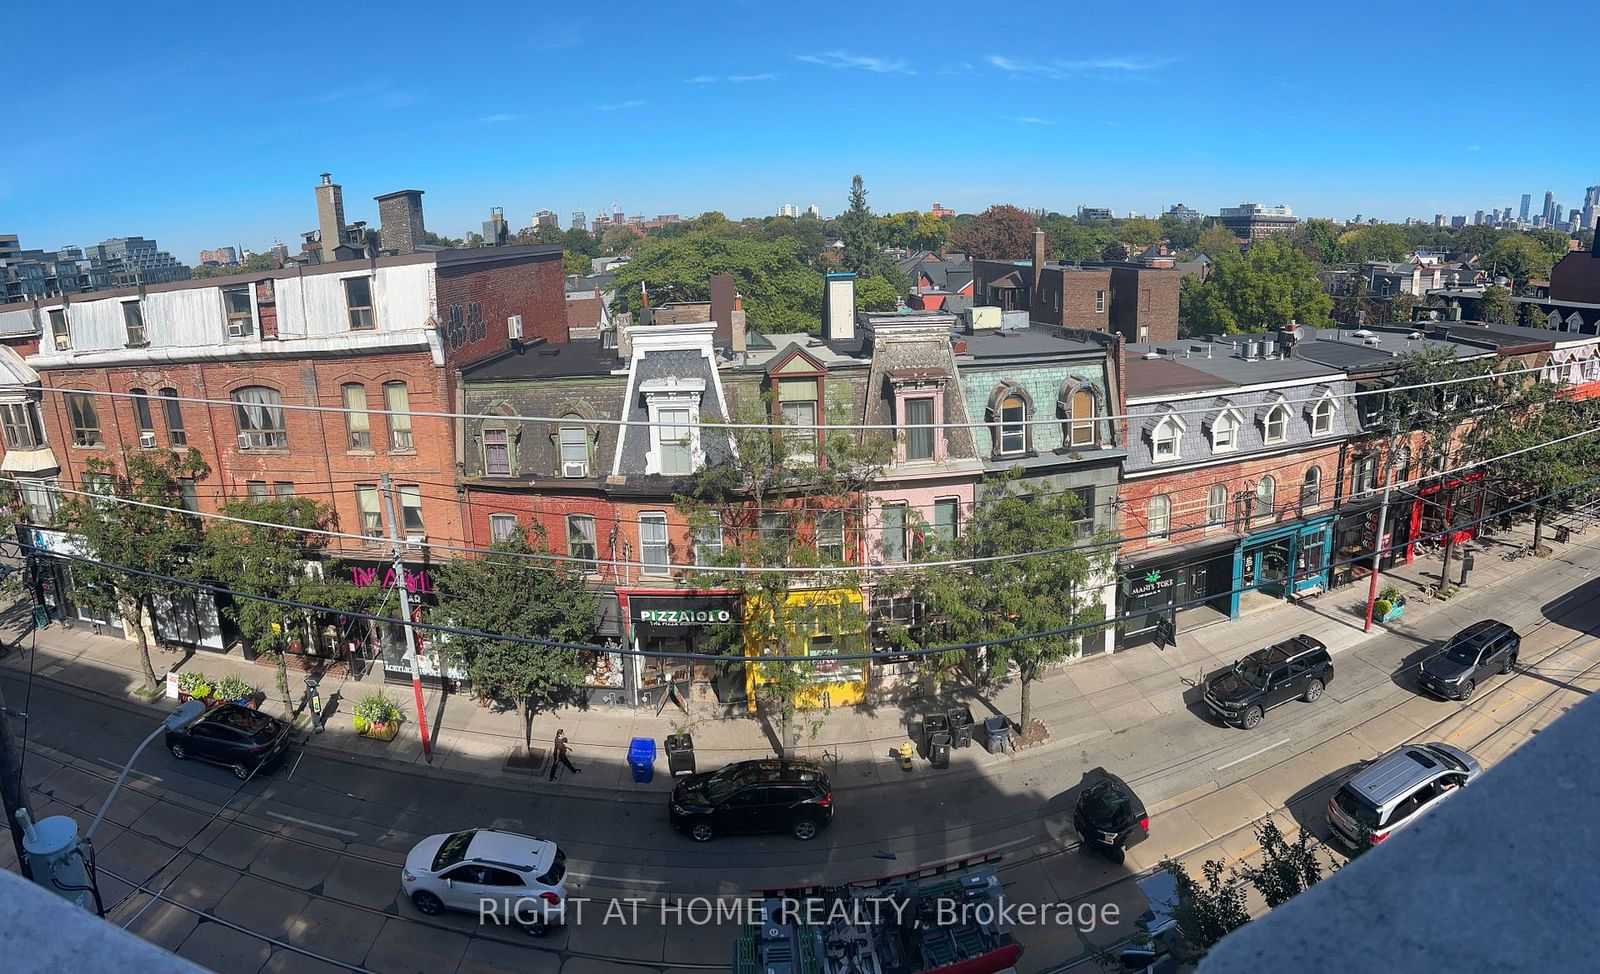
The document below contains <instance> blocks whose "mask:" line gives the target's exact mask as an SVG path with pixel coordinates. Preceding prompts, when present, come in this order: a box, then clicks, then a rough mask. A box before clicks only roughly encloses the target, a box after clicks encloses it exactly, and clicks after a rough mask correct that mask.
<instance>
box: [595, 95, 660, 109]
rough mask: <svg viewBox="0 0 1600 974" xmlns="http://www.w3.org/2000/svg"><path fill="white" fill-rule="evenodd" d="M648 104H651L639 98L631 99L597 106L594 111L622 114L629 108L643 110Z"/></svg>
mask: <svg viewBox="0 0 1600 974" xmlns="http://www.w3.org/2000/svg"><path fill="white" fill-rule="evenodd" d="M648 104H649V102H644V101H640V100H638V99H637V98H630V99H629V100H627V101H616V102H611V103H610V104H608V105H596V106H594V110H595V111H597V112H620V111H623V110H624V109H628V108H643V107H644V106H645V105H648Z"/></svg>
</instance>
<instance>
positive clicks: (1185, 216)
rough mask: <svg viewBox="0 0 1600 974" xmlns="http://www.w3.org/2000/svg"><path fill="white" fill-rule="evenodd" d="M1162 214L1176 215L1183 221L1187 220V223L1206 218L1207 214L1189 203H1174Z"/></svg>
mask: <svg viewBox="0 0 1600 974" xmlns="http://www.w3.org/2000/svg"><path fill="white" fill-rule="evenodd" d="M1161 215H1162V216H1175V217H1177V218H1178V219H1180V220H1183V221H1185V222H1187V223H1193V222H1194V221H1196V220H1203V219H1205V214H1204V213H1201V212H1200V211H1199V210H1196V209H1193V208H1191V207H1190V206H1189V205H1188V204H1187V203H1174V204H1172V205H1171V206H1169V207H1167V212H1165V213H1163V214H1161Z"/></svg>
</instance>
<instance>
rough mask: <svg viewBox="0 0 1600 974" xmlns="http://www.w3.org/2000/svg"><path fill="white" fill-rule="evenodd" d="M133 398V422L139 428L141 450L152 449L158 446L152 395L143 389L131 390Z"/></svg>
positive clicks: (129, 393) (129, 391)
mask: <svg viewBox="0 0 1600 974" xmlns="http://www.w3.org/2000/svg"><path fill="white" fill-rule="evenodd" d="M128 395H130V396H132V397H133V420H134V422H135V423H137V424H138V426H139V448H140V449H141V450H149V449H152V448H153V447H154V446H155V445H156V420H155V417H154V416H153V415H151V413H150V394H149V393H147V392H145V391H144V390H143V389H129V390H128Z"/></svg>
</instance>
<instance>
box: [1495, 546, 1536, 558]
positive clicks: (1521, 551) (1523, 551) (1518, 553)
mask: <svg viewBox="0 0 1600 974" xmlns="http://www.w3.org/2000/svg"><path fill="white" fill-rule="evenodd" d="M1531 554H1533V546H1532V545H1524V546H1522V547H1519V548H1515V549H1513V550H1511V551H1509V552H1507V553H1506V554H1505V555H1503V556H1502V558H1503V559H1504V560H1505V561H1516V560H1517V559H1518V558H1526V557H1527V556H1529V555H1531Z"/></svg>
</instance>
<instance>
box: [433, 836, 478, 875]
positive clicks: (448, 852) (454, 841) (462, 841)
mask: <svg viewBox="0 0 1600 974" xmlns="http://www.w3.org/2000/svg"><path fill="white" fill-rule="evenodd" d="M476 834H477V833H475V832H457V833H456V834H455V835H452V836H450V837H449V838H448V839H445V840H444V845H442V846H440V847H439V854H438V855H436V856H434V857H433V871H434V872H438V871H439V870H441V869H444V868H445V867H447V866H454V865H455V864H456V863H458V862H460V861H461V860H462V859H463V858H465V857H466V855H467V846H469V845H471V844H472V837H473V836H474V835H476Z"/></svg>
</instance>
